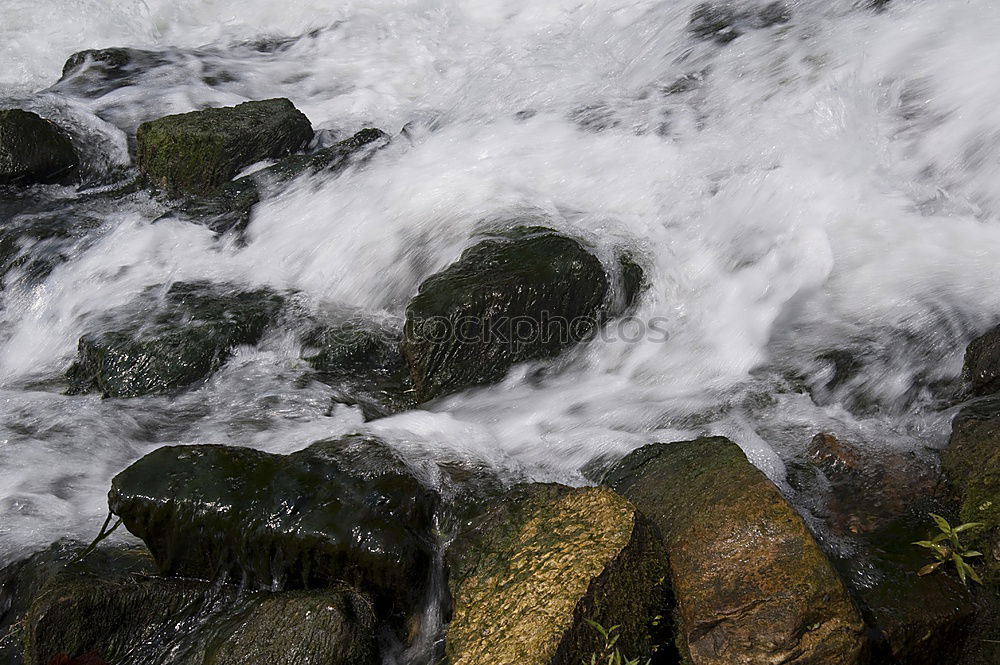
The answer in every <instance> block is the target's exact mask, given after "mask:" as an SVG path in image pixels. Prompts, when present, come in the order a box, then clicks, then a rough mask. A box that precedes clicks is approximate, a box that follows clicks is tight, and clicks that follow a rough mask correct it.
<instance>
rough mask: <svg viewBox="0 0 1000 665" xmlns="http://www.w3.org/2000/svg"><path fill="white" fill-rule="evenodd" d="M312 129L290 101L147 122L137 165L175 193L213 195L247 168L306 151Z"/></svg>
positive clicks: (142, 129) (138, 135) (139, 143)
mask: <svg viewBox="0 0 1000 665" xmlns="http://www.w3.org/2000/svg"><path fill="white" fill-rule="evenodd" d="M312 136H313V131H312V126H311V125H310V124H309V120H308V118H306V117H305V116H304V115H303V114H302V113H301V112H300V111H299V110H298V109H296V108H295V106H294V105H293V104H292V103H291V102H290V101H288V100H287V99H267V100H263V101H256V102H244V103H243V104H238V105H236V106H228V107H223V108H210V109H204V110H201V111H191V112H190V113H181V114H179V115H169V116H166V117H163V118H159V119H157V120H152V121H150V122H144V123H143V124H141V125H140V126H139V129H138V132H137V133H136V142H137V146H138V147H137V152H136V162H137V164H138V165H139V168H140V169H141V170H142V171H143V173H145V174H146V176H147V177H148V178H149V179H150V181H151V182H152V183H153V184H154V185H155V186H158V187H162V188H163V189H165V190H166V191H167V192H168V193H170V194H195V195H203V194H209V193H212V192H213V191H215V190H217V189H218V188H219V187H221V186H222V185H224V184H225V183H226V182H228V181H230V180H232V178H233V177H234V176H235V175H236V174H237V173H238V172H239V171H240V170H241V169H243V168H245V167H247V166H250V165H251V164H254V163H256V162H259V161H262V160H265V159H277V158H280V157H284V156H286V155H288V154H290V153H292V152H295V151H296V150H299V149H301V148H302V147H304V146H305V145H306V144H307V143H308V142H309V141H310V140H311V139H312Z"/></svg>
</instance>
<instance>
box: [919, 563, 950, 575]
mask: <svg viewBox="0 0 1000 665" xmlns="http://www.w3.org/2000/svg"><path fill="white" fill-rule="evenodd" d="M942 563H944V561H935V562H934V563H929V564H927V565H926V566H924V567H923V568H921V569H920V570H918V571H917V575H920V576H921V577H923V576H924V575H930V574H931V573H933V572H934V571H935V570H937V569H938V566H940V565H941V564H942Z"/></svg>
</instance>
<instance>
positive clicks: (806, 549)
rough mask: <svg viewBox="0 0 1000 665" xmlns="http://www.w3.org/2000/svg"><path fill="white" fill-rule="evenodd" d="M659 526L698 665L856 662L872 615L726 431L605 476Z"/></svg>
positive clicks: (685, 650)
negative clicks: (866, 618) (866, 616)
mask: <svg viewBox="0 0 1000 665" xmlns="http://www.w3.org/2000/svg"><path fill="white" fill-rule="evenodd" d="M604 482H605V483H606V484H608V485H609V486H610V487H612V488H613V489H615V490H616V491H618V492H619V493H621V494H622V495H623V496H625V497H626V498H628V499H629V500H630V501H632V502H633V503H634V504H635V505H636V506H637V507H638V509H639V510H641V511H642V512H643V513H644V514H645V515H647V516H648V517H649V518H650V519H651V520H652V521H653V522H654V523H655V524H656V525H657V526H658V527H659V529H660V530H661V532H662V534H663V536H664V539H665V544H666V548H667V554H668V556H669V560H670V577H671V579H672V582H673V592H674V595H675V596H676V598H677V605H678V611H677V616H678V624H679V630H678V647H679V649H680V650H681V653H682V655H683V656H684V657H685V658H686V659H687V662H689V663H692V664H694V665H733V663H763V662H781V663H788V664H790V665H791V664H795V665H806V664H809V665H820V664H822V665H854V664H855V663H859V662H861V660H860V659H861V658H862V654H863V652H864V649H865V646H866V645H865V637H864V624H863V622H862V619H861V616H860V614H859V611H858V609H857V607H856V606H855V605H854V602H853V601H852V600H851V598H850V596H849V595H848V592H847V589H846V588H845V586H844V584H843V582H842V581H841V580H840V578H839V577H838V576H837V574H836V572H834V570H833V568H832V566H831V564H830V562H829V561H828V560H827V558H826V556H825V555H824V554H823V552H822V550H820V547H819V545H818V544H817V543H816V541H815V540H814V539H813V536H812V534H810V532H809V530H808V529H807V528H806V525H805V523H804V522H803V520H802V518H801V517H800V516H799V515H798V514H797V513H796V512H795V510H794V509H793V508H792V507H791V506H790V505H789V504H788V502H787V501H786V500H785V499H784V497H782V496H781V493H780V492H779V491H778V489H777V488H776V487H775V486H774V485H773V484H772V483H771V481H770V480H768V479H767V477H766V476H764V474H762V473H761V472H760V471H758V470H757V469H756V468H754V466H753V465H752V464H750V462H749V461H747V458H746V456H745V455H744V454H743V452H742V451H741V450H740V448H739V447H738V446H737V445H736V444H734V443H733V442H731V441H729V440H728V439H725V438H721V437H714V438H702V439H698V440H696V441H684V442H678V443H669V444H653V445H650V446H646V447H644V448H640V449H639V450H637V451H635V452H633V453H631V454H630V455H628V456H627V457H625V458H624V459H623V460H622V461H621V462H619V464H618V465H616V466H615V467H614V468H612V469H611V471H609V472H608V474H607V476H606V478H605V481H604Z"/></svg>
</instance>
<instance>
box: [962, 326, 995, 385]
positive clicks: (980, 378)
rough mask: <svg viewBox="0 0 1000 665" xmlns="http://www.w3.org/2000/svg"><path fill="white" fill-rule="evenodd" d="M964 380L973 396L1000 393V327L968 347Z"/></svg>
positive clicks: (963, 369) (963, 370)
mask: <svg viewBox="0 0 1000 665" xmlns="http://www.w3.org/2000/svg"><path fill="white" fill-rule="evenodd" d="M962 379H963V380H964V381H965V383H966V385H968V386H969V390H970V392H971V393H972V394H973V395H976V396H980V397H981V396H983V395H990V394H992V393H995V392H1000V327H997V328H994V329H993V330H991V331H989V332H988V333H986V334H985V335H982V336H980V337H977V338H976V339H974V340H972V342H971V343H970V344H969V346H967V347H966V349H965V363H964V365H963V367H962Z"/></svg>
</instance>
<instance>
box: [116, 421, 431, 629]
mask: <svg viewBox="0 0 1000 665" xmlns="http://www.w3.org/2000/svg"><path fill="white" fill-rule="evenodd" d="M437 502H438V497H437V495H436V493H435V492H433V491H432V490H429V489H427V488H425V487H424V486H423V485H422V484H421V482H420V481H419V480H418V479H417V478H416V477H415V476H414V475H413V474H412V472H411V471H410V469H409V468H408V467H407V466H406V464H405V463H404V462H403V461H402V460H401V459H400V458H399V456H398V455H397V454H396V453H395V452H393V451H392V450H391V449H389V448H388V447H387V446H386V445H385V444H383V443H381V442H379V441H377V440H375V439H372V438H368V437H362V436H350V437H344V438H342V439H336V440H327V441H320V442H317V443H314V444H313V445H311V446H309V447H308V448H306V449H304V450H301V451H299V452H296V453H292V454H291V455H273V454H269V453H264V452H260V451H257V450H251V449H249V448H235V447H227V446H212V445H201V446H170V447H165V448H160V449H159V450H156V451H154V452H152V453H150V454H149V455H147V456H145V457H143V458H142V459H141V460H139V461H138V462H136V463H135V464H133V465H132V466H130V467H129V468H127V469H125V470H124V471H122V472H121V473H120V474H118V475H117V476H116V477H115V478H114V480H113V481H112V485H111V492H110V493H109V495H108V503H109V506H110V508H111V510H112V511H113V512H114V513H115V514H116V515H119V516H120V517H121V518H122V519H123V521H124V524H125V527H126V528H127V529H128V530H129V531H131V532H132V533H133V534H135V535H136V536H138V537H139V538H142V539H143V541H145V542H146V545H147V546H148V547H149V549H150V551H151V552H152V553H153V556H154V557H155V558H156V562H157V565H158V568H159V570H160V571H161V572H162V573H164V574H168V575H181V576H194V577H201V578H207V579H217V578H220V577H222V578H228V579H232V580H236V581H240V582H242V583H244V584H247V585H249V586H250V587H258V588H272V586H273V585H276V584H277V585H279V586H281V587H284V588H290V589H296V588H299V589H301V588H306V589H309V588H317V587H324V586H328V585H330V584H332V583H334V582H337V581H345V582H348V583H350V584H353V585H355V586H358V587H359V588H361V589H362V590H366V591H370V592H372V593H374V594H375V595H376V596H377V597H378V599H379V600H381V601H383V604H384V605H386V606H389V607H391V609H392V610H393V611H396V610H406V609H409V608H412V607H414V606H415V605H416V604H417V603H418V601H419V600H421V599H422V597H423V593H424V590H425V585H426V582H427V579H428V574H429V569H430V564H431V560H432V557H433V547H434V539H433V536H432V534H431V531H432V527H433V514H434V510H435V508H436V506H437Z"/></svg>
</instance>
